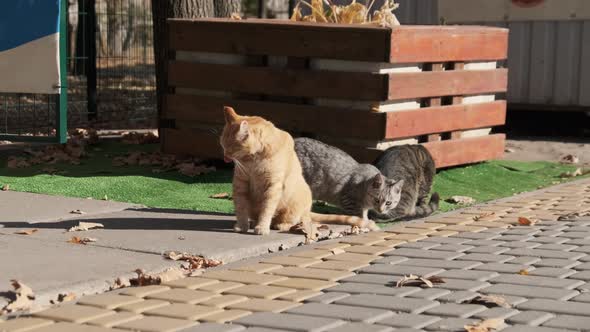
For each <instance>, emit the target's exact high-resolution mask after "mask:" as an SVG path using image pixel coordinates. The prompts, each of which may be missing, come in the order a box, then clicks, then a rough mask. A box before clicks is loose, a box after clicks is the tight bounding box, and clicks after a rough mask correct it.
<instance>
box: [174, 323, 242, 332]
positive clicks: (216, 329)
mask: <svg viewBox="0 0 590 332" xmlns="http://www.w3.org/2000/svg"><path fill="white" fill-rule="evenodd" d="M245 329H246V327H245V326H241V325H236V324H217V323H203V324H199V325H197V326H193V327H189V328H188V329H186V330H182V331H181V332H238V331H243V330H245Z"/></svg>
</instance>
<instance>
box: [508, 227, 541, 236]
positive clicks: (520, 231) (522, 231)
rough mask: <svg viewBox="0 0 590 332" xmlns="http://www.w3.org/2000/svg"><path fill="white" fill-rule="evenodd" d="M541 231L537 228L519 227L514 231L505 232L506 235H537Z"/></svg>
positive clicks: (514, 228)
mask: <svg viewBox="0 0 590 332" xmlns="http://www.w3.org/2000/svg"><path fill="white" fill-rule="evenodd" d="M540 232H541V231H540V230H538V229H535V228H531V227H529V226H522V227H520V226H517V227H513V228H512V229H509V230H507V231H506V232H504V235H528V236H531V235H535V234H538V233H540Z"/></svg>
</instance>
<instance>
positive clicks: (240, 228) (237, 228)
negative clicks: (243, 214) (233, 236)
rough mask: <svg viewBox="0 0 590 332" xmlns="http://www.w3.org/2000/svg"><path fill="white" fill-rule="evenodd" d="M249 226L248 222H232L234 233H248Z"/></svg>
mask: <svg viewBox="0 0 590 332" xmlns="http://www.w3.org/2000/svg"><path fill="white" fill-rule="evenodd" d="M249 228H250V225H249V224H242V223H239V222H236V223H235V224H234V232H236V233H248V229H249Z"/></svg>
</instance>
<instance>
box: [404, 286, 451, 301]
mask: <svg viewBox="0 0 590 332" xmlns="http://www.w3.org/2000/svg"><path fill="white" fill-rule="evenodd" d="M450 293H451V291H449V290H446V289H438V288H426V289H422V290H420V291H418V292H415V293H410V294H408V295H406V296H407V297H412V298H416V299H425V300H436V299H437V298H439V297H441V296H444V295H447V294H450Z"/></svg>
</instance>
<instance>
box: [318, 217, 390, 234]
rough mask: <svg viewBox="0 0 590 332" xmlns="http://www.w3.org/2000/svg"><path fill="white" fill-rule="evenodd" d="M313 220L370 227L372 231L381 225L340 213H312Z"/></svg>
mask: <svg viewBox="0 0 590 332" xmlns="http://www.w3.org/2000/svg"><path fill="white" fill-rule="evenodd" d="M310 217H311V221H312V222H314V223H318V224H333V225H350V226H358V227H360V228H368V229H370V230H372V231H378V230H380V228H379V226H377V225H376V224H375V222H374V221H373V220H365V219H363V218H359V217H355V216H345V215H340V214H319V213H314V212H311V213H310Z"/></svg>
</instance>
